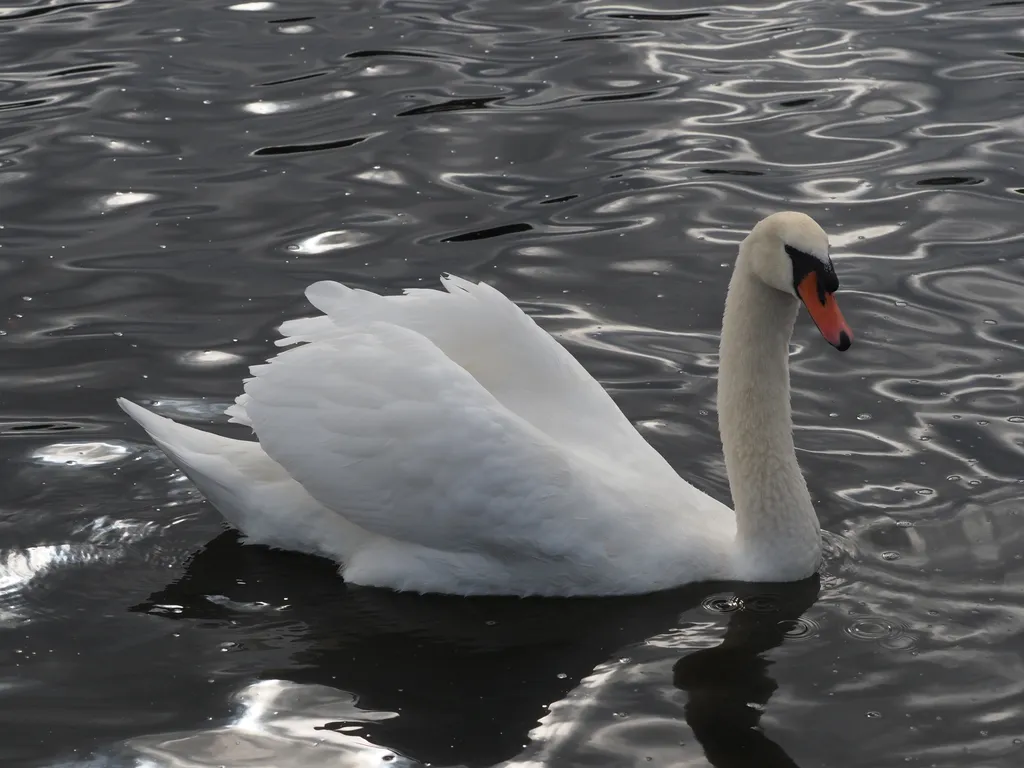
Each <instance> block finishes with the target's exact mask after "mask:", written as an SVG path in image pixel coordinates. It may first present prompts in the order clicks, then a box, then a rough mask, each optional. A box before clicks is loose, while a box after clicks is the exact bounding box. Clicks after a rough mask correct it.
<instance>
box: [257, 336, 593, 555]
mask: <svg viewBox="0 0 1024 768" xmlns="http://www.w3.org/2000/svg"><path fill="white" fill-rule="evenodd" d="M252 372H253V374H254V377H253V378H252V379H249V380H248V381H247V382H246V386H245V391H246V394H247V396H248V400H247V402H246V404H245V410H246V413H247V415H248V418H249V420H250V421H251V424H252V427H253V429H254V430H255V432H256V434H257V436H258V437H259V441H260V444H261V445H262V446H263V448H264V450H265V451H266V452H267V454H268V455H269V456H270V457H271V458H272V459H273V460H274V461H276V462H278V463H279V464H280V465H281V466H282V467H284V468H285V469H286V470H287V472H288V473H289V474H290V475H291V476H292V477H294V478H295V479H296V480H297V481H298V482H299V483H300V484H301V485H302V486H303V487H304V488H305V489H306V490H307V491H308V492H309V493H310V495H312V496H313V497H314V498H315V499H316V500H317V501H319V502H320V503H321V504H323V505H325V506H326V507H328V508H329V509H332V510H334V511H336V512H338V513H340V514H342V515H344V516H345V517H346V518H348V519H349V520H350V521H352V522H353V523H355V524H356V525H358V526H360V527H362V528H365V529H367V530H369V531H372V532H374V533H377V534H380V535H383V536H387V537H389V538H393V539H398V540H401V541H406V542H410V543H416V544H420V545H423V546H427V547H431V548H436V549H443V550H448V551H459V550H472V551H479V550H484V551H489V552H492V553H494V554H498V555H500V553H501V552H502V551H505V552H507V551H509V550H510V549H512V550H515V551H516V552H517V553H520V554H525V553H531V554H533V555H535V556H538V557H555V556H558V555H559V554H560V552H559V550H558V538H559V537H558V535H557V531H558V530H563V529H564V526H565V521H564V517H563V516H562V515H561V514H560V512H559V510H560V509H567V508H568V504H569V502H571V501H578V500H579V499H578V498H577V497H576V496H575V495H574V494H577V493H578V492H579V491H580V487H579V486H580V483H581V480H585V479H586V478H585V477H583V478H581V477H580V473H577V472H574V471H573V470H572V468H571V466H570V463H569V459H568V457H567V456H566V455H565V454H564V453H563V452H562V451H561V450H560V449H559V448H558V447H557V446H556V445H554V444H553V443H552V441H551V439H550V438H549V437H548V436H547V435H545V434H544V433H542V432H541V431H539V430H537V429H536V428H534V427H533V426H532V425H531V424H529V423H528V422H526V421H524V420H523V419H522V418H520V417H519V416H517V415H516V414H514V413H512V412H511V411H510V410H509V409H507V408H505V407H504V406H503V405H502V404H501V403H500V402H498V400H497V399H496V398H495V397H494V396H493V395H491V394H490V393H489V392H488V391H487V390H486V389H484V387H482V386H481V385H480V384H479V383H478V382H477V381H476V380H475V379H474V378H473V377H472V376H470V375H469V373H467V372H466V371H465V370H464V369H463V368H461V367H460V366H458V365H456V364H455V363H454V362H452V361H451V360H450V359H449V358H448V357H447V356H446V355H445V354H444V353H443V352H442V351H441V350H440V349H438V348H437V347H436V346H435V345H434V344H433V343H432V342H430V341H429V340H428V339H426V338H425V337H423V336H421V335H419V334H417V333H415V332H413V331H410V330H408V329H406V328H400V327H398V326H395V325H390V324H387V323H380V322H377V323H363V324H359V325H350V326H347V327H344V328H340V327H339V328H336V329H335V330H334V331H332V332H331V333H330V334H326V335H325V336H323V337H321V338H319V339H318V340H316V341H310V342H309V343H306V344H303V345H302V346H299V347H295V348H292V349H289V350H286V351H285V352H283V353H281V354H279V355H278V356H277V357H275V358H273V359H272V360H271V361H270V362H269V363H267V364H266V365H260V366H255V367H254V368H253V369H252ZM563 544H567V543H565V542H563Z"/></svg>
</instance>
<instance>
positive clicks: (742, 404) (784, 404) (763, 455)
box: [718, 252, 821, 581]
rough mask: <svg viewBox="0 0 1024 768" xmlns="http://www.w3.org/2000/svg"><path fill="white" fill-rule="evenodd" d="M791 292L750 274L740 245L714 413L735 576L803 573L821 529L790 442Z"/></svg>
mask: <svg viewBox="0 0 1024 768" xmlns="http://www.w3.org/2000/svg"><path fill="white" fill-rule="evenodd" d="M797 309H798V304H797V300H796V299H795V298H793V297H792V296H789V295H787V294H785V293H783V292H781V291H778V290H776V289H774V288H772V287H770V286H768V285H766V284H765V283H764V282H763V281H762V280H761V279H760V278H758V277H757V276H755V275H754V274H753V273H752V272H751V269H750V267H749V266H748V263H747V260H746V258H745V257H744V254H743V253H742V252H741V254H740V258H739V261H738V262H737V264H736V269H735V270H734V272H733V276H732V280H731V281H730V283H729V293H728V296H727V298H726V302H725V319H724V321H723V324H722V343H721V349H720V357H719V376H718V420H719V430H720V431H721V435H722V447H723V449H724V452H725V466H726V469H727V471H728V473H729V486H730V488H731V490H732V498H733V504H734V505H735V509H736V527H737V530H736V556H737V560H736V563H735V567H736V569H737V574H736V576H737V577H738V578H743V579H749V580H755V579H756V580H759V581H774V580H777V581H789V580H792V579H798V578H803V577H805V576H809V575H811V573H813V572H814V570H815V569H816V568H817V566H818V561H819V558H820V555H821V531H820V528H819V525H818V518H817V516H816V515H815V513H814V507H813V506H812V505H811V497H810V495H809V494H808V492H807V484H806V483H805V482H804V478H803V475H802V474H801V473H800V467H799V465H798V464H797V460H796V451H795V450H794V448H793V417H792V412H791V408H790V401H789V397H790V395H789V339H790V335H791V334H792V331H793V322H794V320H795V319H796V313H797Z"/></svg>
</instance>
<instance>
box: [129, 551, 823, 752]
mask: <svg viewBox="0 0 1024 768" xmlns="http://www.w3.org/2000/svg"><path fill="white" fill-rule="evenodd" d="M733 586H735V585H733ZM818 588H819V585H818V581H817V579H816V578H815V579H811V580H808V581H804V582H800V583H797V584H788V585H763V584H762V585H752V586H751V587H750V588H749V589H746V588H739V589H735V588H728V587H725V586H723V585H716V586H715V587H714V593H715V594H722V593H723V592H726V590H727V593H728V594H734V595H735V598H734V599H732V600H731V601H730V602H731V603H732V604H733V607H735V608H737V609H736V610H733V611H732V612H731V613H729V614H728V615H727V616H725V617H724V618H725V620H726V622H727V628H726V630H725V634H724V637H722V639H721V640H720V641H717V639H716V637H717V635H718V631H717V626H718V625H719V624H720V623H721V622H720V621H715V620H714V619H721V618H722V617H721V616H716V615H714V614H709V613H708V612H707V610H706V609H705V608H704V607H703V605H705V604H707V603H708V600H707V598H708V595H709V594H710V593H711V589H709V588H708V587H707V586H703V587H700V588H692V589H686V590H677V591H674V592H669V593H663V594H658V595H648V596H643V597H629V598H601V599H595V598H591V599H580V600H545V599H537V600H530V599H526V600H522V599H510V598H476V599H467V598H453V597H444V596H418V595H409V594H396V593H392V592H388V591H384V590H376V589H365V588H348V587H345V586H344V585H342V584H341V582H340V581H339V580H338V577H337V575H336V571H335V569H334V566H332V565H331V564H330V563H327V562H324V561H319V560H316V559H314V558H309V557H305V556H301V555H292V554H288V553H281V552H270V551H267V550H265V549H263V548H260V547H243V546H239V544H238V543H237V540H236V535H235V534H234V533H225V534H224V535H222V536H221V537H219V538H217V539H216V540H214V541H213V542H211V544H210V545H208V546H207V548H206V549H205V550H203V551H201V552H200V553H198V554H197V555H196V556H195V557H194V558H193V560H192V561H191V563H190V564H189V567H188V569H187V570H186V572H185V574H184V575H183V577H182V578H181V579H179V580H178V581H177V582H175V583H173V584H171V585H169V586H168V587H166V588H165V589H163V590H161V591H160V592H158V593H156V594H154V595H152V596H151V597H150V599H149V600H147V601H146V602H145V603H144V604H142V605H139V606H137V607H136V608H135V610H137V611H145V612H147V613H150V614H152V615H154V616H160V617H162V618H163V619H165V620H170V621H174V622H176V623H178V624H179V625H180V626H179V627H178V628H177V629H178V630H179V631H181V632H182V633H183V634H184V633H190V634H191V633H195V634H196V635H197V636H199V637H202V638H204V642H211V641H213V642H219V643H220V645H221V646H222V647H223V649H224V651H225V653H224V654H223V663H222V664H221V665H220V666H219V668H218V669H217V670H216V672H217V674H218V676H219V677H221V678H224V677H225V676H228V677H237V678H238V680H239V682H240V683H242V682H243V681H244V684H243V685H240V686H239V693H237V694H236V696H235V704H236V710H235V711H236V715H235V717H234V718H233V719H232V720H231V722H230V723H228V724H226V725H222V726H219V727H214V728H208V727H201V728H198V729H197V730H194V731H188V732H182V733H176V734H159V735H152V736H146V737H142V738H138V739H134V740H132V742H130V743H129V744H128V745H126V746H127V747H128V748H129V749H130V751H131V752H133V753H134V754H135V755H137V756H139V757H140V758H142V759H143V760H144V761H146V762H145V764H146V765H150V766H163V767H165V768H176V767H178V766H186V765H187V766H192V767H193V768H199V767H202V766H220V765H232V766H247V767H249V768H270V767H271V766H279V765H282V764H287V765H289V766H297V767H298V768H304V767H305V766H314V765H316V766H320V765H325V764H331V765H344V766H360V767H361V766H369V765H371V764H372V765H383V764H387V765H389V766H395V765H401V766H413V765H420V764H431V765H435V766H445V765H448V766H451V765H459V766H467V767H475V766H480V767H481V768H483V766H493V765H496V764H503V765H505V766H507V768H514V767H522V766H540V765H558V764H561V765H566V764H571V763H573V762H575V761H577V760H578V759H579V758H580V757H581V755H583V754H588V755H589V754H590V753H591V752H593V751H594V750H595V749H596V750H597V751H598V755H597V756H598V757H600V758H603V759H604V760H606V761H608V760H610V759H611V758H612V757H614V759H615V761H616V762H618V761H620V760H621V759H626V760H629V761H632V760H635V759H637V754H639V753H643V752H644V750H645V748H646V747H647V746H648V745H647V744H646V743H644V742H643V741H641V740H640V739H641V738H642V736H633V735H632V734H633V732H632V731H630V730H629V729H630V728H631V727H634V726H635V725H637V723H640V722H642V721H643V722H646V721H645V718H644V716H643V713H642V712H637V713H636V716H635V717H634V716H633V715H631V714H630V713H628V712H627V713H626V714H625V715H624V716H619V715H617V714H616V712H617V707H618V706H619V705H621V703H622V702H623V700H624V698H627V697H628V696H629V695H634V696H635V695H636V694H635V692H636V690H637V689H638V686H639V683H638V676H639V677H643V686H642V687H640V690H642V691H643V692H644V694H645V695H648V696H649V695H650V693H651V691H658V690H664V689H666V688H668V685H669V682H670V681H671V682H672V683H674V684H675V687H676V688H678V689H681V691H682V692H684V693H685V696H683V695H680V696H679V698H678V705H674V706H675V709H674V714H672V716H671V717H668V718H662V719H661V720H660V721H659V722H660V724H661V725H660V726H659V727H665V728H667V729H669V730H673V731H678V734H676V735H675V736H673V740H669V739H667V738H659V739H658V742H659V743H657V744H651V745H650V746H651V748H652V749H655V750H656V751H657V752H658V755H659V760H660V758H662V757H665V758H667V759H671V760H672V761H673V762H679V758H680V757H681V756H682V755H681V754H680V749H681V748H680V747H679V746H678V744H679V742H680V741H682V742H686V743H687V744H689V745H690V747H689V749H697V744H694V739H693V738H691V736H690V734H689V733H688V732H687V726H688V728H689V730H691V731H692V736H693V737H695V738H696V741H697V742H698V743H699V749H700V752H701V753H702V754H703V755H706V760H707V761H708V762H709V763H710V764H711V765H712V766H714V767H715V768H740V767H741V766H742V767H744V768H746V767H747V766H750V767H751V768H753V766H757V767H758V768H773V767H774V766H795V765H796V763H795V762H794V761H793V760H792V759H791V758H789V757H788V756H787V755H786V753H785V752H784V751H783V750H782V748H781V747H780V746H779V745H778V744H776V743H775V742H773V741H772V739H771V738H770V737H769V736H768V735H766V734H764V733H762V732H761V731H760V730H758V723H759V720H760V717H761V713H762V711H763V709H764V707H765V705H767V703H768V701H769V699H770V698H771V696H772V694H773V693H774V691H775V690H776V688H777V687H778V683H777V682H776V681H775V680H774V679H773V678H772V676H771V674H770V668H771V663H772V662H771V661H770V660H769V659H767V658H766V653H767V652H769V651H771V650H772V649H773V648H776V647H778V646H780V645H781V644H782V643H783V642H784V641H785V640H786V639H787V637H788V636H789V634H788V633H790V632H791V630H792V628H793V626H794V622H796V621H797V620H798V619H799V618H800V616H801V614H803V613H804V612H805V611H806V610H807V609H808V608H809V607H810V606H811V605H812V604H813V603H814V601H815V599H816V597H817V594H818ZM169 605H173V606H174V607H175V610H174V611H168V610H166V607H167V606H169ZM238 606H260V610H251V609H250V610H238V609H237V607H238ZM694 617H697V618H698V619H700V620H699V621H692V620H691V619H694ZM709 617H710V618H711V619H712V621H707V619H708V618H709ZM695 646H697V647H698V650H696V651H693V650H692V649H693V648H694V647H695ZM700 646H703V647H700ZM681 654H684V655H681ZM254 677H255V678H259V679H257V680H254V679H253V678H254ZM669 690H671V689H669ZM349 692H351V693H349ZM630 692H632V693H630ZM357 697H358V698H357ZM203 715H205V713H196V720H197V726H198V725H199V724H200V722H202V720H203V717H202V716H203ZM538 723H539V724H538ZM645 727H647V726H645ZM615 729H625V730H624V731H622V733H624V734H626V736H625V738H621V737H620V736H619V735H616V731H615ZM667 748H671V752H672V754H670V753H669V752H667V751H666V749H667ZM610 750H611V751H621V752H622V754H621V755H610V754H609V751H610ZM682 751H684V752H685V751H687V750H686V749H683V750H682ZM630 753H631V754H630ZM694 756H697V755H696V753H695V755H694Z"/></svg>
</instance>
